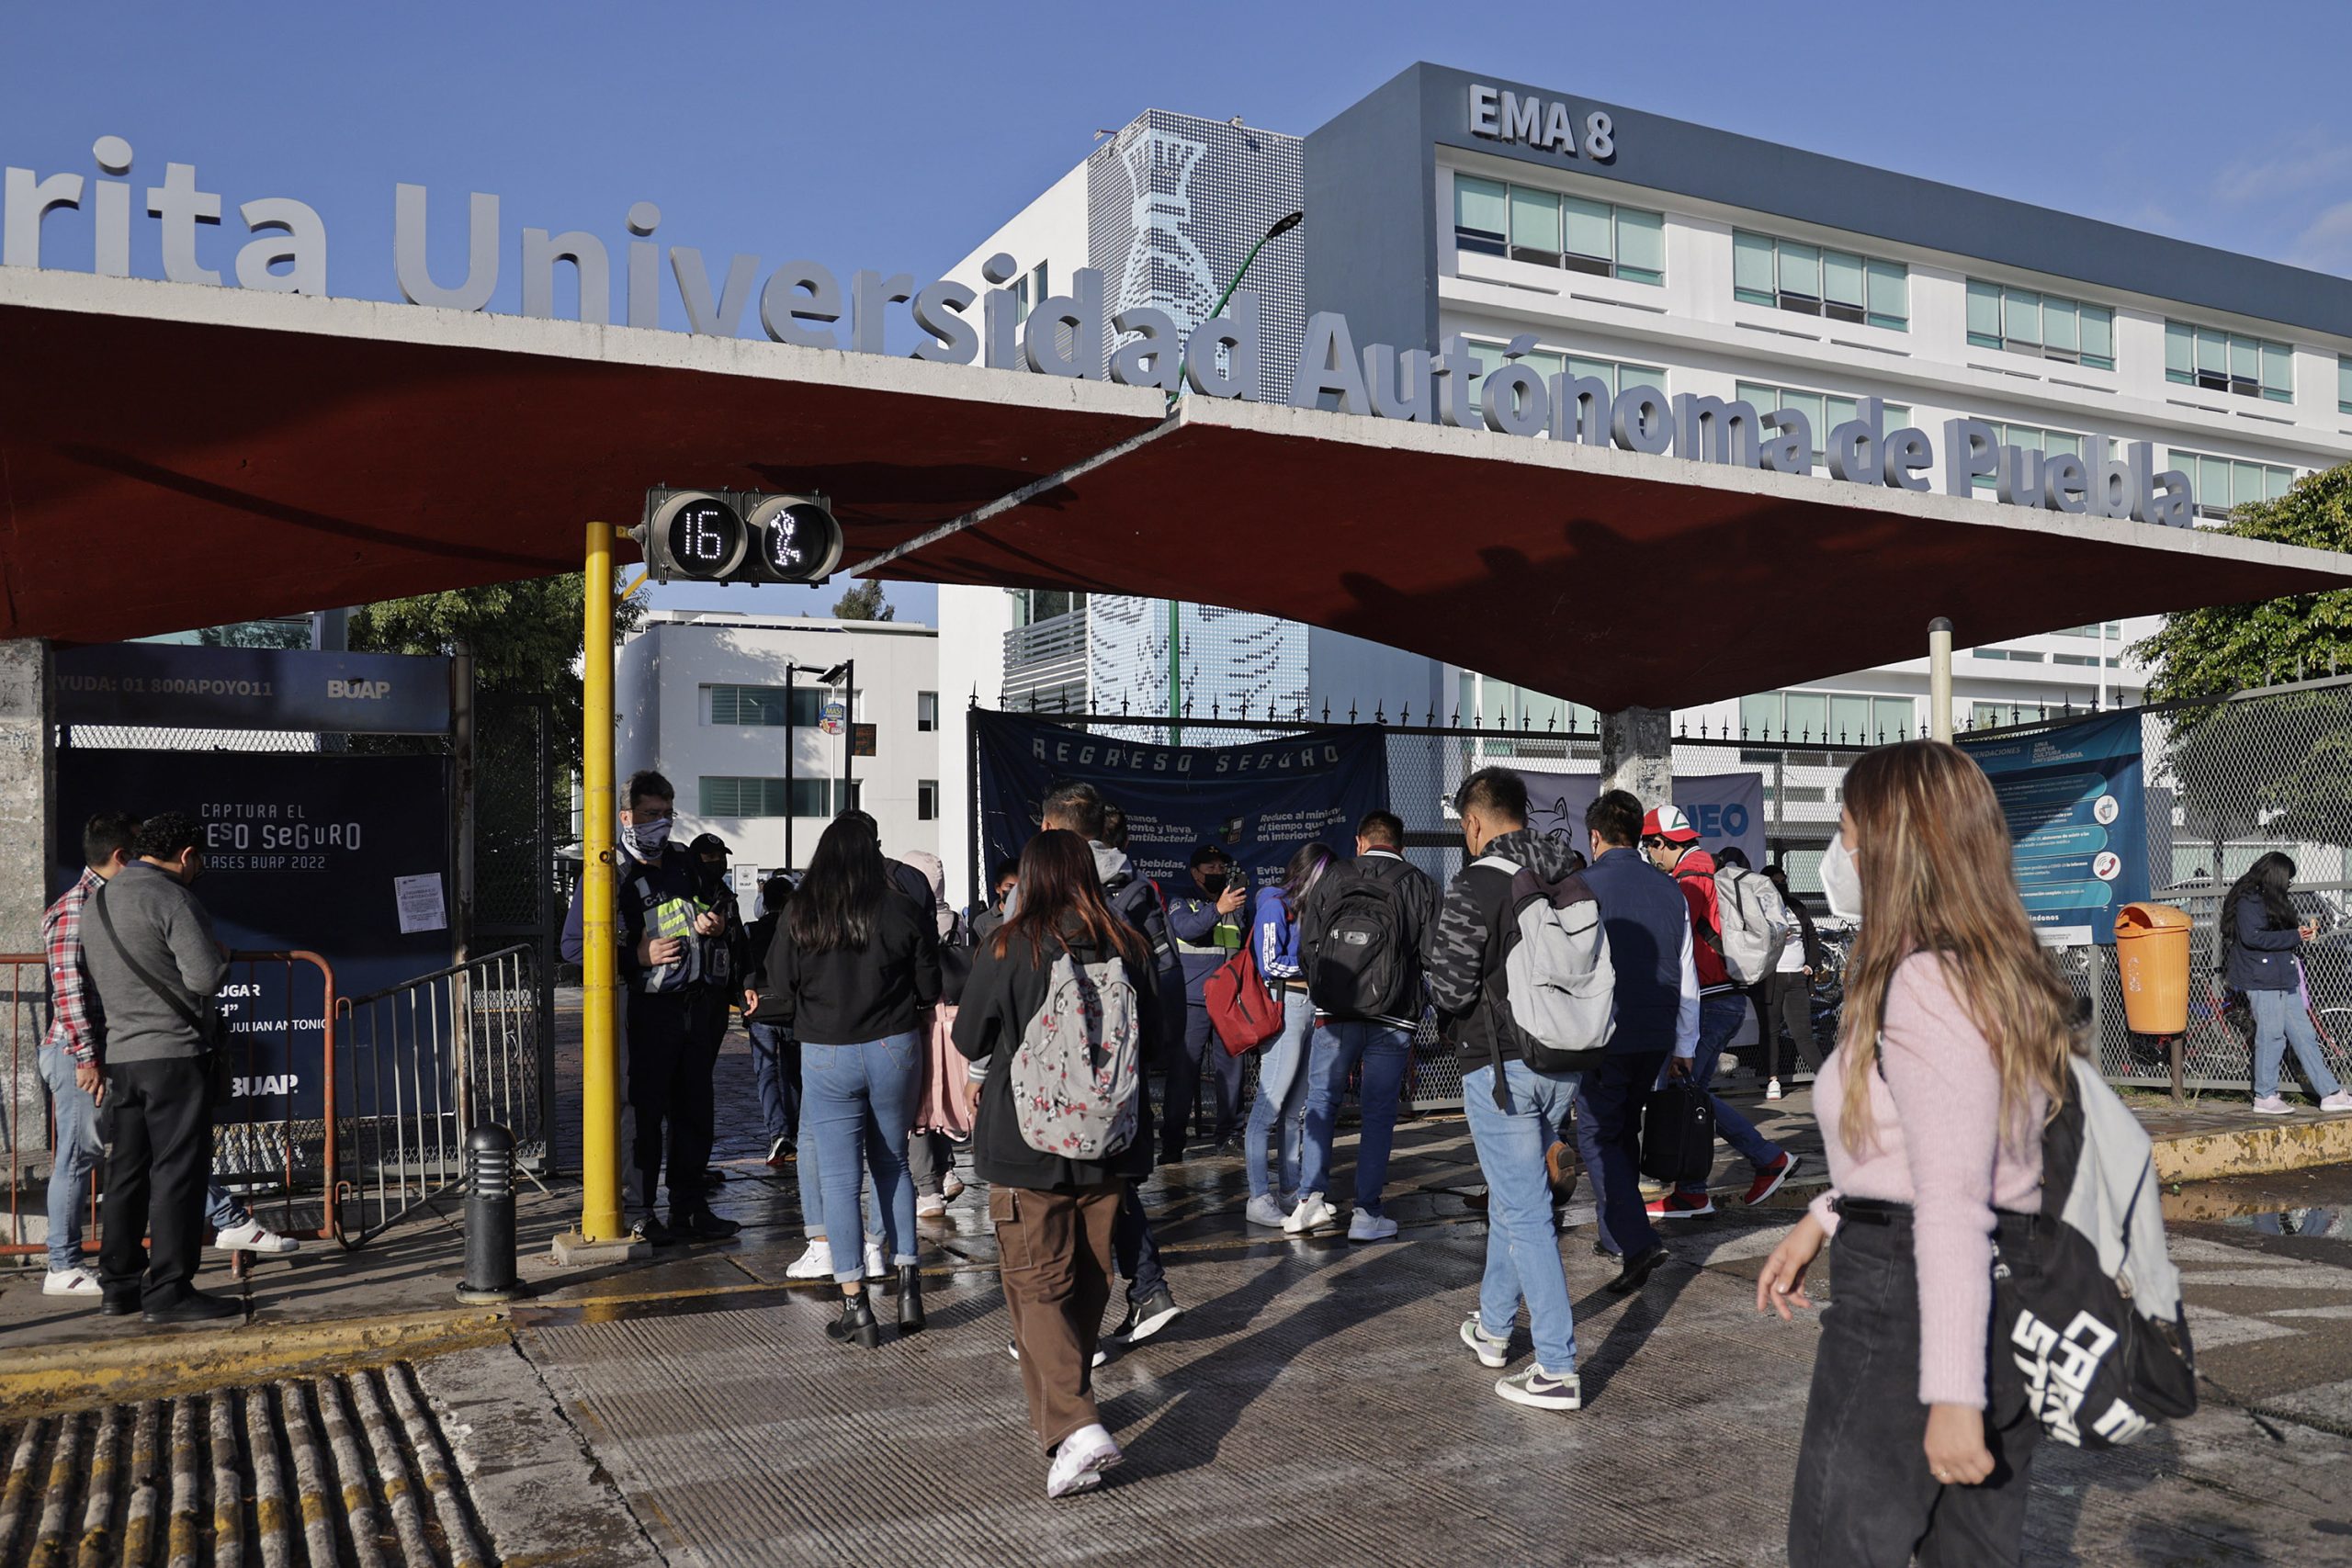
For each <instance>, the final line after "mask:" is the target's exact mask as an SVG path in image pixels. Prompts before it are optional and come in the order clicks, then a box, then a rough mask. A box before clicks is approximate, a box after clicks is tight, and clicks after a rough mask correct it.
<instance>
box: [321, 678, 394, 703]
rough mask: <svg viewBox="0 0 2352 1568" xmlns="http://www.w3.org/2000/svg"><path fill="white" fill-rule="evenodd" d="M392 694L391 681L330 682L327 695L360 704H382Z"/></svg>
mask: <svg viewBox="0 0 2352 1568" xmlns="http://www.w3.org/2000/svg"><path fill="white" fill-rule="evenodd" d="M391 694H392V683H391V682H390V681H329V682H327V695H328V696H329V697H330V698H335V697H342V698H348V699H352V700H356V701H359V702H381V701H382V700H383V699H384V698H386V697H389V696H390V695H391Z"/></svg>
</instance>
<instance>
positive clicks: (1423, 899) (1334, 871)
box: [1298, 850, 1438, 1029]
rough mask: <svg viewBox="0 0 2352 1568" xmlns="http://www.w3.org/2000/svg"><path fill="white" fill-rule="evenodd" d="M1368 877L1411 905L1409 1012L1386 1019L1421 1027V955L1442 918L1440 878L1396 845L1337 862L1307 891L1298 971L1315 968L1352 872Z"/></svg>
mask: <svg viewBox="0 0 2352 1568" xmlns="http://www.w3.org/2000/svg"><path fill="white" fill-rule="evenodd" d="M1358 876H1362V877H1366V878H1369V879H1370V880H1372V881H1374V882H1384V883H1386V884H1387V885H1388V886H1390V887H1392V888H1394V889H1395V890H1396V893H1397V902H1398V903H1399V904H1401V905H1403V906H1404V908H1405V930H1404V932H1403V933H1402V934H1403V936H1404V939H1405V947H1406V951H1405V953H1404V954H1403V956H1404V958H1405V961H1406V964H1407V975H1406V980H1405V998H1406V999H1405V1008H1404V1011H1405V1013H1406V1014H1407V1015H1408V1016H1403V1017H1397V1018H1391V1019H1387V1020H1385V1022H1387V1023H1391V1024H1395V1025H1398V1026H1401V1027H1403V1028H1406V1029H1417V1028H1419V1026H1420V1021H1421V998H1422V996H1423V994H1424V992H1425V990H1426V988H1427V984H1428V982H1427V977H1426V976H1424V975H1423V973H1422V968H1421V954H1422V953H1423V950H1424V949H1426V948H1427V947H1428V945H1429V938H1430V928H1431V927H1433V926H1434V925H1435V924H1436V923H1437V906H1438V888H1437V881H1436V879H1435V878H1433V877H1431V876H1430V874H1429V873H1428V872H1426V871H1423V870H1422V869H1421V868H1420V867H1419V866H1417V865H1415V864H1414V863H1412V862H1411V861H1408V860H1407V859H1406V858H1405V857H1404V856H1403V855H1400V854H1398V853H1397V852H1396V851H1394V850H1369V851H1366V852H1364V853H1363V854H1360V855H1358V856H1356V858H1355V859H1353V860H1351V861H1347V862H1344V863H1337V864H1334V865H1332V866H1331V867H1330V868H1329V870H1327V871H1325V872H1324V874H1322V875H1321V876H1319V877H1317V879H1316V882H1315V886H1313V887H1312V888H1310V889H1308V890H1307V894H1306V905H1305V907H1304V908H1301V909H1300V910H1299V914H1298V972H1299V973H1300V974H1301V975H1304V976H1312V975H1313V974H1314V973H1315V965H1316V960H1317V956H1318V955H1319V953H1321V951H1322V945H1323V932H1324V928H1325V927H1326V926H1327V925H1328V924H1329V910H1330V908H1331V902H1332V900H1333V899H1335V898H1337V897H1339V896H1340V891H1341V890H1342V889H1343V888H1344V887H1345V886H1347V884H1348V882H1349V880H1350V879H1351V878H1352V877H1358Z"/></svg>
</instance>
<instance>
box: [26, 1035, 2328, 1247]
mask: <svg viewBox="0 0 2352 1568" xmlns="http://www.w3.org/2000/svg"><path fill="white" fill-rule="evenodd" d="M2245 999H2246V1004H2247V1005H2248V1006H2249V1007H2251V1008H2252V1009H2253V1010H2254V1092H2255V1097H2256V1099H2260V1098H2262V1097H2264V1096H2266V1095H2273V1094H2277V1093H2278V1066H2279V1064H2280V1063H2281V1062H2282V1061H2284V1060H2285V1059H2286V1055H2287V1047H2288V1046H2290V1045H2292V1046H2293V1047H2294V1048H2295V1065H2296V1066H2298V1067H2300V1068H2301V1069H2302V1074H2303V1082H2304V1084H2305V1085H2306V1086H2307V1087H2309V1089H2311V1091H2312V1094H2314V1095H2317V1096H2318V1097H2319V1098H2321V1099H2323V1100H2324V1099H2325V1098H2327V1097H2328V1096H2329V1095H2331V1094H2335V1093H2339V1092H2341V1090H2342V1089H2343V1087H2344V1086H2343V1085H2341V1084H2339V1083H2337V1082H2336V1081H2335V1074H2334V1073H2331V1072H2329V1071H2328V1070H2327V1058H2326V1057H2325V1056H2324V1055H2322V1054H2321V1052H2320V1048H2319V1035H2318V1033H2317V1032H2315V1031H2314V1030H2313V1029H2312V1016H2311V1014H2310V1013H2309V1012H2307V1011H2305V1010H2304V1009H2303V998H2302V997H2301V995H2299V994H2298V993H2296V992H2294V991H2248V992H2247V993H2246V994H2245ZM46 1055H47V1053H43V1056H44V1058H46ZM51 1202H52V1203H54V1202H55V1200H54V1199H52V1200H51ZM52 1223H54V1222H52Z"/></svg>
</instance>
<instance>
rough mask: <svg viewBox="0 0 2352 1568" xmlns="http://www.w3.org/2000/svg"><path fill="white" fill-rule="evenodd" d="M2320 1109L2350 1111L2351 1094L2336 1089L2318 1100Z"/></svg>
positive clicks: (2351, 1103) (2351, 1108)
mask: <svg viewBox="0 0 2352 1568" xmlns="http://www.w3.org/2000/svg"><path fill="white" fill-rule="evenodd" d="M2319 1108H2320V1109H2321V1110H2322V1111H2352V1094H2347V1093H2346V1092H2345V1091H2344V1090H2342V1089H2337V1090H2336V1091H2335V1093H2334V1094H2331V1095H2329V1096H2328V1097H2327V1098H2326V1099H2325V1100H2321V1101H2320V1102H2319Z"/></svg>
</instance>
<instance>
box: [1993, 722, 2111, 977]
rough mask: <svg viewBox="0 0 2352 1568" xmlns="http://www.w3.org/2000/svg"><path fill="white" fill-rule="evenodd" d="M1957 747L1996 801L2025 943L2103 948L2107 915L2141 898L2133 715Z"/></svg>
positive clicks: (2108, 939)
mask: <svg viewBox="0 0 2352 1568" xmlns="http://www.w3.org/2000/svg"><path fill="white" fill-rule="evenodd" d="M1960 746H1961V750H1964V751H1966V752H1967V753H1968V754H1969V756H1971V757H1972V758H1973V759H1975V761H1976V765H1977V766H1978V767H1980V768H1983V769H1984V770H1985V776H1986V777H1988V778H1990V779H1991V780H1992V781H1993V793H1994V794H1995V795H1998V796H1999V797H2000V801H2001V811H2002V814H2003V815H2004V816H2006V817H2007V818H2008V822H2009V838H2010V840H2011V841H2012V842H2013V843H2014V844H2015V845H2016V852H2017V874H2018V896H2019V897H2022V898H2023V899H2024V900H2025V911H2026V914H2027V915H2028V916H2029V917H2030V918H2031V919H2032V921H2033V929H2034V934H2035V935H2037V936H2039V937H2040V938H2041V940H2042V941H2043V942H2049V943H2051V944H2052V945H2066V946H2079V945H2081V944H2082V943H2085V942H2098V943H2099V944H2101V945H2102V946H2104V945H2107V944H2109V943H2112V942H2114V941H2115V912H2116V911H2117V910H2118V909H2120V908H2122V907H2123V906H2124V905H2126V904H2131V903H2136V902H2138V901H2140V900H2141V899H2143V898H2145V897H2147V896H2148V812H2147V801H2146V798H2145V796H2144V795H2143V791H2142V785H2141V765H2140V716H2139V715H2137V714H2114V715H2111V716H2108V717H2105V718H2092V719H2085V720H2084V721H2083V722H2081V723H2080V724H2068V725H2062V726H2061V727H2059V728H2055V729H2045V730H2043V731H2041V733H2039V734H2035V735H2024V736H2018V737H2017V738H2015V739H2004V738H1992V739H1983V740H1971V739H1962V740H1961V742H1960Z"/></svg>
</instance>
